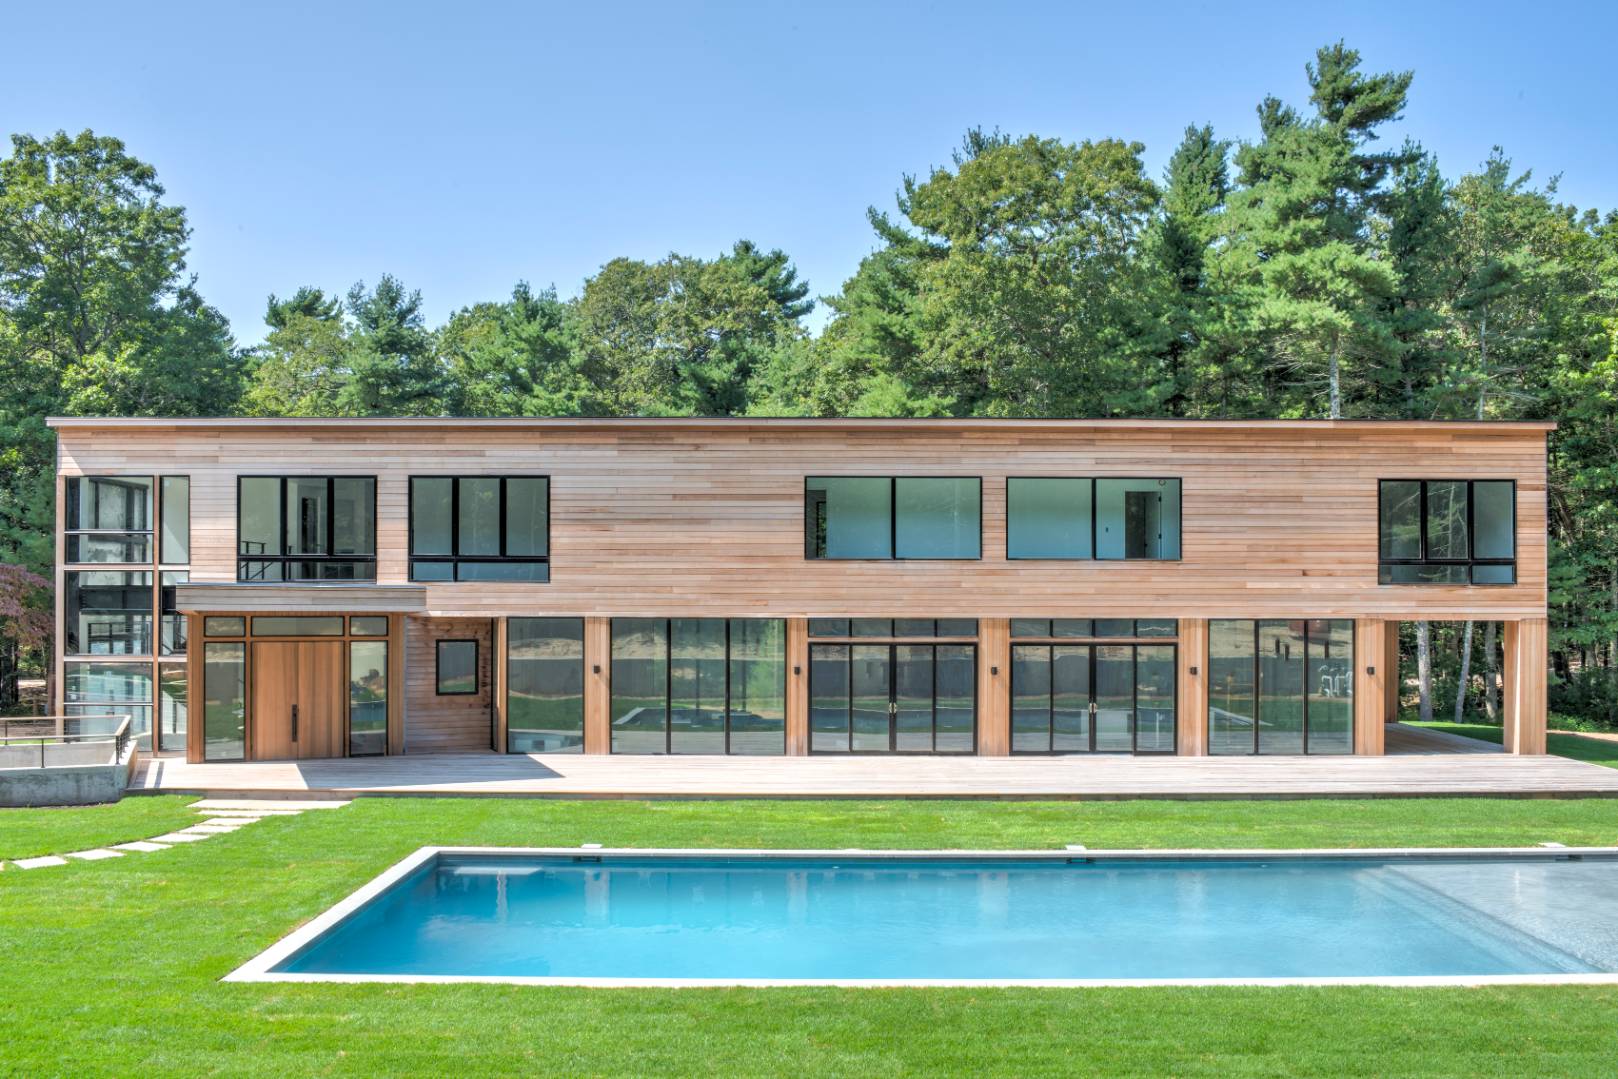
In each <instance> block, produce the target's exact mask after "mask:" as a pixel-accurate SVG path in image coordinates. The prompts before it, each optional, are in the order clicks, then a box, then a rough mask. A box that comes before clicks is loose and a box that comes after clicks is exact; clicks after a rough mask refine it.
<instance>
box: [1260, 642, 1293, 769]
mask: <svg viewBox="0 0 1618 1079" xmlns="http://www.w3.org/2000/svg"><path fill="white" fill-rule="evenodd" d="M1303 626H1304V624H1303V623H1302V622H1301V621H1300V622H1280V621H1271V622H1260V623H1259V624H1258V715H1259V728H1258V751H1259V752H1260V753H1302V752H1303V645H1304V639H1303Z"/></svg>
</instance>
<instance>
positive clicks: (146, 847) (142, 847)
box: [112, 839, 169, 852]
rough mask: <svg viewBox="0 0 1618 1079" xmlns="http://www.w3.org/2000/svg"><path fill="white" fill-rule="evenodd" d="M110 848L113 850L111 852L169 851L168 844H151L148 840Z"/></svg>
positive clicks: (138, 840)
mask: <svg viewBox="0 0 1618 1079" xmlns="http://www.w3.org/2000/svg"><path fill="white" fill-rule="evenodd" d="M112 848H113V850H137V851H143V852H150V851H154V850H168V849H169V848H168V844H166V843H153V842H152V841H151V840H149V839H137V840H135V841H134V842H133V843H114V844H113V845H112Z"/></svg>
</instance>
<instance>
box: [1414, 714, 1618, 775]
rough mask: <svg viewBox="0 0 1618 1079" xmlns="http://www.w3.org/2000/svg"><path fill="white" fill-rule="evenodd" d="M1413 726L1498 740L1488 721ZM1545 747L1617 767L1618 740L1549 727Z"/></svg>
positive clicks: (1468, 736) (1560, 754) (1563, 755)
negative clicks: (1557, 730) (1566, 731)
mask: <svg viewBox="0 0 1618 1079" xmlns="http://www.w3.org/2000/svg"><path fill="white" fill-rule="evenodd" d="M1411 726H1414V727H1426V728H1428V729H1430V730H1435V731H1443V732H1444V733H1446V734H1458V735H1460V736H1461V737H1463V738H1476V739H1478V740H1479V741H1483V742H1493V743H1494V744H1495V745H1499V744H1500V739H1501V732H1500V728H1499V727H1496V726H1492V725H1490V724H1487V723H1412V724H1411ZM1545 750H1546V752H1548V753H1553V754H1555V755H1556V756H1558V757H1571V758H1573V759H1574V760H1576V761H1589V762H1590V763H1591V764H1600V765H1604V766H1606V767H1608V768H1618V742H1614V741H1612V740H1610V739H1606V738H1586V737H1584V736H1583V735H1578V734H1557V733H1556V732H1554V731H1552V732H1550V733H1549V734H1547V735H1545Z"/></svg>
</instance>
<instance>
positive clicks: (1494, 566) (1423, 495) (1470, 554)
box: [1377, 480, 1517, 584]
mask: <svg viewBox="0 0 1618 1079" xmlns="http://www.w3.org/2000/svg"><path fill="white" fill-rule="evenodd" d="M1377 503H1378V510H1377V517H1378V522H1377V534H1378V551H1377V563H1378V564H1377V582H1378V583H1379V584H1515V583H1516V582H1517V510H1516V506H1517V484H1516V481H1514V480H1383V481H1382V482H1381V484H1380V488H1379V491H1378V499H1377Z"/></svg>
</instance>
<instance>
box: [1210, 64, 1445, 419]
mask: <svg viewBox="0 0 1618 1079" xmlns="http://www.w3.org/2000/svg"><path fill="white" fill-rule="evenodd" d="M1359 65H1360V56H1359V53H1358V52H1356V51H1354V50H1353V49H1349V48H1347V47H1345V46H1344V45H1343V44H1342V43H1341V42H1339V43H1338V44H1336V45H1332V46H1327V47H1326V48H1323V49H1321V50H1319V51H1318V52H1317V53H1316V56H1315V62H1314V63H1312V64H1309V65H1308V66H1307V69H1306V70H1307V73H1308V77H1309V86H1310V101H1311V103H1312V104H1313V105H1314V107H1315V114H1314V115H1313V116H1311V117H1308V118H1305V117H1303V116H1301V115H1300V114H1298V113H1297V112H1296V111H1295V110H1293V109H1292V108H1290V107H1288V106H1286V105H1283V104H1282V103H1281V102H1280V101H1278V100H1276V99H1274V98H1269V99H1266V100H1265V101H1264V102H1263V103H1262V104H1261V105H1260V106H1259V124H1260V129H1261V132H1262V138H1261V139H1260V141H1258V142H1256V143H1249V144H1246V145H1243V146H1242V147H1241V148H1240V149H1239V150H1238V151H1237V154H1236V163H1237V166H1238V168H1239V170H1240V181H1241V185H1242V187H1241V190H1240V191H1238V192H1237V193H1236V195H1235V196H1234V197H1233V198H1232V201H1231V212H1230V213H1229V214H1228V215H1227V219H1228V221H1229V231H1228V246H1227V247H1226V248H1225V249H1224V257H1225V258H1226V259H1228V269H1229V271H1230V273H1231V275H1232V277H1233V278H1234V279H1235V280H1237V281H1240V282H1241V283H1242V284H1243V285H1245V287H1246V289H1247V290H1249V292H1250V293H1251V294H1252V298H1253V299H1254V301H1255V303H1256V310H1257V314H1258V318H1259V321H1260V325H1261V326H1262V327H1263V329H1264V331H1265V336H1266V341H1265V347H1266V348H1267V350H1268V351H1269V353H1270V355H1271V357H1272V363H1273V364H1274V366H1275V371H1276V375H1277V376H1278V377H1277V382H1278V383H1279V384H1281V385H1283V386H1286V387H1288V388H1290V389H1292V390H1293V391H1294V393H1295V395H1296V396H1295V398H1294V401H1293V403H1292V404H1291V406H1290V408H1291V410H1292V411H1295V412H1296V413H1298V414H1308V413H1309V412H1312V411H1316V410H1317V409H1318V408H1319V405H1318V404H1317V402H1318V401H1319V400H1320V399H1321V398H1324V403H1325V408H1324V410H1323V411H1324V412H1325V413H1326V415H1327V416H1329V417H1331V418H1334V419H1335V418H1338V417H1341V416H1344V415H1347V414H1348V411H1349V410H1352V404H1353V403H1352V402H1350V403H1348V404H1345V390H1346V392H1353V391H1356V390H1359V389H1360V388H1362V387H1363V386H1364V385H1365V384H1366V383H1368V382H1372V381H1375V380H1376V377H1377V375H1376V369H1377V368H1379V367H1380V366H1382V365H1383V364H1385V363H1387V362H1389V360H1390V358H1391V357H1392V355H1393V354H1394V353H1395V352H1396V344H1395V341H1394V339H1393V336H1392V330H1391V328H1390V327H1389V325H1388V324H1387V322H1386V320H1385V317H1384V316H1385V314H1386V312H1387V309H1388V300H1389V297H1391V296H1392V294H1393V291H1394V288H1395V285H1396V282H1395V280H1394V277H1393V274H1392V273H1391V271H1390V269H1389V267H1388V265H1387V263H1386V262H1385V261H1384V260H1382V259H1380V258H1379V257H1377V253H1376V252H1375V251H1374V250H1373V229H1372V224H1373V218H1374V217H1375V215H1376V214H1377V212H1378V211H1379V210H1380V208H1381V204H1382V202H1383V201H1384V200H1385V197H1386V192H1385V191H1384V187H1383V185H1384V182H1385V181H1386V180H1387V178H1388V177H1389V176H1390V175H1391V174H1392V173H1393V172H1394V171H1395V170H1396V169H1398V168H1400V167H1402V166H1404V165H1405V164H1408V163H1409V161H1410V160H1411V158H1412V155H1413V151H1412V150H1411V149H1410V148H1408V147H1406V148H1404V149H1401V150H1398V151H1383V152H1376V151H1373V150H1372V149H1371V144H1372V143H1374V142H1375V141H1376V139H1377V128H1379V127H1381V126H1382V125H1384V124H1387V123H1389V122H1390V121H1393V120H1396V119H1398V118H1399V116H1400V113H1401V112H1402V110H1403V109H1404V105H1405V97H1406V93H1407V91H1408V90H1409V87H1410V81H1411V73H1410V72H1403V73H1398V74H1382V75H1366V74H1364V73H1362V72H1361V71H1360V70H1359Z"/></svg>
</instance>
